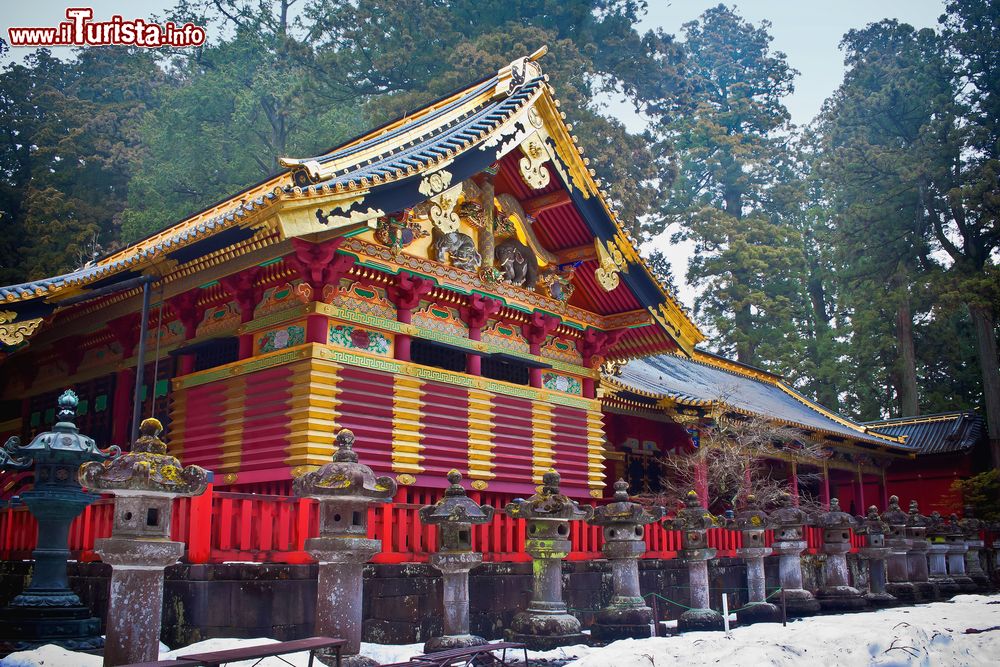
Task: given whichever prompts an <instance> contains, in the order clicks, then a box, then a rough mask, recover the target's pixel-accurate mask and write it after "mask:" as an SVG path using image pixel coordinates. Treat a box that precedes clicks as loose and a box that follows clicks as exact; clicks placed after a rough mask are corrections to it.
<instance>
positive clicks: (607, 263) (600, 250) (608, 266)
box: [594, 239, 621, 292]
mask: <svg viewBox="0 0 1000 667" xmlns="http://www.w3.org/2000/svg"><path fill="white" fill-rule="evenodd" d="M594 247H595V248H596V249H597V261H598V263H599V264H600V266H598V267H597V270H596V271H594V277H595V278H597V282H598V284H599V285H600V286H601V288H602V289H603V290H604V291H605V292H611V291H613V290H615V289H617V287H618V285H619V284H620V283H621V278H620V277H619V275H618V271H619V268H618V265H617V264H616V262H615V259H614V256H613V255H612V253H611V252H609V251H608V248H607V247H605V245H604V243H602V242H601V240H600V239H595V240H594ZM618 254H619V256H620V255H621V253H618Z"/></svg>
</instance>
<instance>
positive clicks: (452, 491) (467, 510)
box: [420, 470, 495, 524]
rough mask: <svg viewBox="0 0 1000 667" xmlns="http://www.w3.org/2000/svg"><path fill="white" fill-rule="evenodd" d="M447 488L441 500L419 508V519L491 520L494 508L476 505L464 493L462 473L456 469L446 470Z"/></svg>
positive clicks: (440, 521)
mask: <svg viewBox="0 0 1000 667" xmlns="http://www.w3.org/2000/svg"><path fill="white" fill-rule="evenodd" d="M448 482H449V485H448V488H447V489H445V492H444V496H443V497H442V498H441V500H439V501H437V502H436V503H434V504H433V505H427V506H425V507H421V508H420V520H421V521H422V522H424V523H432V524H440V523H465V524H480V523H489V522H490V521H492V520H493V513H494V511H495V510H494V508H493V507H491V506H489V505H477V504H476V502H475V501H474V500H472V498H469V496H467V495H466V493H465V488H464V487H463V486H462V473H460V472H459V471H457V470H451V471H449V472H448Z"/></svg>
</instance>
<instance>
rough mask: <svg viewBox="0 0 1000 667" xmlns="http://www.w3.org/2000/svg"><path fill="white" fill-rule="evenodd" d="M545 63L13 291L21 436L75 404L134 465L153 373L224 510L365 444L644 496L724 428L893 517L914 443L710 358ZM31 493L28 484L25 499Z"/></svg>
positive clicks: (9, 323)
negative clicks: (708, 430) (344, 446)
mask: <svg viewBox="0 0 1000 667" xmlns="http://www.w3.org/2000/svg"><path fill="white" fill-rule="evenodd" d="M536 56H537V54H536ZM536 59H537V58H536V57H535V56H532V57H529V58H522V59H520V60H517V61H515V62H514V63H512V64H511V65H510V66H508V67H506V68H504V69H502V70H500V71H499V72H498V73H497V74H495V75H494V76H491V77H490V78H488V79H486V80H485V81H481V82H479V83H476V84H475V85H473V86H471V87H469V88H467V89H465V90H462V91H460V92H458V93H455V94H453V95H450V96H448V97H445V98H443V99H440V100H438V101H437V102H435V103H433V104H431V105H429V106H427V107H426V108H424V109H420V110H418V111H415V112H413V113H410V114H407V115H406V116H405V117H404V118H401V119H399V120H396V121H394V122H391V123H388V124H386V125H384V126H382V127H379V128H377V129H375V130H373V131H371V132H369V133H368V134H365V135H363V136H361V137H358V138H357V139H354V140H353V141H350V142H348V143H346V144H344V145H342V146H340V147H338V148H336V149H334V150H332V151H329V152H327V153H324V154H322V155H318V156H315V157H305V158H295V159H292V158H287V159H283V160H282V161H281V164H282V165H283V166H284V167H285V169H284V171H283V172H282V173H280V174H278V175H276V176H274V177H273V178H271V179H268V180H267V181H265V182H262V183H259V184H257V185H255V186H253V187H250V188H248V189H247V190H244V191H243V192H241V193H238V194H236V195H234V196H233V197H231V198H229V199H227V200H225V201H222V202H220V203H218V204H216V205H214V206H213V207H211V208H209V209H206V210H204V211H201V212H199V213H197V214H195V215H193V216H191V217H190V218H187V219H185V220H182V221H180V222H178V223H176V224H174V225H172V226H170V227H167V228H166V229H164V230H163V231H160V232H158V233H156V234H154V235H152V236H150V237H148V238H145V239H143V240H141V241H139V242H137V243H134V244H132V245H129V246H128V247H126V248H124V249H122V250H120V251H118V252H115V253H114V254H112V255H110V256H108V257H105V258H103V259H101V260H99V261H97V262H96V263H95V264H93V265H91V266H87V267H84V268H81V269H78V270H76V271H73V272H71V273H68V274H65V275H61V276H56V277H52V278H46V279H42V280H36V281H32V282H29V283H25V284H21V285H14V286H10V287H4V288H0V341H2V345H3V348H2V350H3V351H2V361H0V368H2V377H3V385H2V400H3V402H2V404H0V405H2V413H0V429H2V431H3V432H4V435H5V436H6V435H15V434H16V435H20V436H21V437H22V438H26V437H29V436H30V435H31V434H33V433H35V432H38V431H41V430H44V429H46V428H47V427H48V426H49V425H50V424H51V423H52V422H53V421H54V414H53V409H54V406H55V400H54V397H55V396H56V394H57V393H58V392H60V391H62V390H63V389H65V388H66V387H69V386H72V387H73V388H74V390H75V391H76V392H77V393H78V395H79V396H80V397H81V404H80V412H81V415H80V418H79V420H78V422H77V423H78V425H79V426H80V428H81V430H82V431H83V432H85V433H87V434H88V435H90V436H92V437H94V438H95V439H96V440H97V441H98V442H99V443H100V444H101V445H102V446H104V445H108V444H118V445H127V443H128V441H129V437H130V435H129V434H130V427H131V423H132V410H133V395H134V391H135V381H136V375H137V368H138V365H139V364H140V363H141V364H142V366H143V376H144V382H143V386H142V387H141V388H140V392H139V395H140V398H141V401H142V405H141V409H140V414H141V415H142V416H148V415H155V416H157V417H159V418H160V419H161V420H162V421H163V422H164V423H165V425H166V427H167V430H166V435H165V439H166V440H167V441H168V443H169V446H170V449H171V453H173V454H175V455H177V456H179V457H181V458H182V460H183V461H184V462H185V463H186V464H197V465H201V466H204V467H206V468H208V469H210V470H212V471H214V473H215V488H216V489H217V490H219V489H222V490H230V491H242V492H252V493H259V494H275V495H288V494H289V493H290V488H291V480H292V479H293V478H294V477H295V476H297V475H299V474H301V473H302V472H303V471H305V470H308V469H310V468H311V467H313V466H318V465H321V464H323V463H326V462H327V461H328V460H329V458H330V454H331V451H332V445H333V441H334V436H335V434H336V432H337V430H339V429H341V428H349V429H351V430H353V431H354V433H355V435H356V436H357V446H356V450H357V451H358V453H359V455H360V456H361V458H362V460H363V461H364V462H365V463H367V464H369V465H371V466H372V468H373V469H374V470H375V471H376V473H378V474H391V475H393V476H394V477H395V479H396V480H397V481H398V482H399V484H400V485H401V487H402V488H403V489H404V491H405V490H406V489H411V490H421V489H422V490H427V491H428V494H427V498H428V499H429V498H430V497H431V496H433V493H436V492H437V490H439V489H441V488H443V487H444V485H445V474H446V472H447V471H448V470H450V469H452V468H457V469H459V470H460V471H461V472H462V473H463V474H464V475H465V477H466V480H467V481H468V483H469V484H470V485H471V488H473V489H475V490H477V491H482V492H485V491H487V490H488V491H489V492H491V493H496V494H503V495H504V496H506V497H510V496H512V495H524V494H526V493H530V492H531V491H532V489H533V488H534V486H535V485H536V484H537V483H538V482H539V481H540V479H541V475H542V474H543V473H544V472H545V471H547V470H549V469H550V468H553V467H555V468H557V469H558V470H559V472H560V473H561V474H562V480H563V489H564V490H565V492H566V493H568V494H569V495H571V496H576V497H580V498H601V497H604V496H607V495H610V494H609V493H608V489H609V488H610V482H613V481H614V480H613V479H611V478H612V476H617V475H623V476H626V477H628V478H630V482H631V483H632V484H633V486H634V487H636V488H641V487H642V485H643V484H648V481H649V480H648V477H649V473H648V470H647V466H646V463H647V461H646V460H645V459H646V457H650V456H655V455H657V454H658V453H663V452H666V451H668V450H677V449H683V448H686V447H690V446H691V443H692V435H695V436H696V435H697V428H700V427H702V426H704V425H706V424H709V423H710V420H711V415H712V414H713V410H720V409H721V410H727V411H733V412H736V413H742V414H760V415H763V416H767V417H769V418H774V419H776V420H778V421H780V422H782V423H785V424H788V425H791V426H795V427H796V428H800V429H801V430H802V432H803V434H804V437H805V436H808V437H811V438H815V439H817V440H819V441H822V443H823V445H824V446H825V447H826V449H825V451H826V452H827V454H828V455H826V457H825V458H824V459H822V460H815V459H811V460H807V461H806V460H800V459H798V458H797V457H796V455H795V453H794V452H780V453H776V455H775V459H774V461H775V465H776V466H784V469H786V471H787V475H788V479H789V480H791V482H792V487H793V488H794V489H797V485H796V484H795V483H794V480H795V475H796V471H797V469H798V467H799V466H809V467H811V468H814V469H819V470H821V471H823V473H824V479H825V485H824V487H823V488H822V489H820V490H819V492H820V493H821V494H823V495H825V496H826V497H829V496H830V494H834V495H838V496H840V497H841V499H842V500H843V501H845V502H843V505H844V506H845V507H846V508H849V507H851V506H852V504H860V505H864V504H866V503H872V502H876V503H878V504H882V502H883V498H884V497H885V495H886V468H887V466H889V465H890V464H891V463H892V462H893V461H895V460H900V459H909V458H912V456H913V452H914V451H915V449H914V447H912V446H911V445H908V444H907V442H906V438H905V437H903V436H900V435H894V434H892V433H890V432H888V431H886V430H884V429H883V430H878V429H875V428H873V427H871V426H866V425H861V424H857V423H854V422H852V421H850V420H848V419H845V418H842V417H839V416H837V415H835V414H833V413H831V412H830V411H828V410H825V409H823V408H822V407H821V406H818V405H816V404H815V403H813V402H811V401H810V400H808V399H807V398H805V397H803V396H801V395H799V394H798V393H797V392H795V391H794V390H793V389H791V388H790V387H789V386H787V385H786V384H785V383H784V382H783V381H782V379H781V378H780V377H777V376H775V375H772V374H770V373H766V372H764V371H760V370H758V369H753V368H750V367H746V366H741V365H739V364H736V363H734V362H731V361H728V360H725V359H722V358H719V357H715V356H713V355H709V354H707V353H703V352H701V351H699V350H696V349H695V346H696V345H697V344H698V343H700V342H702V341H703V340H704V336H703V334H702V333H701V332H700V331H699V329H698V327H697V326H695V324H694V323H693V322H692V321H691V320H690V319H689V317H688V316H687V314H686V313H685V312H684V310H683V309H682V308H681V307H680V306H679V305H678V303H677V302H676V301H675V300H674V298H673V297H672V296H671V295H670V294H669V293H668V292H667V290H666V289H665V288H664V287H663V286H662V285H661V284H660V283H659V281H658V280H657V279H656V277H655V276H654V274H653V273H652V272H651V270H650V269H649V268H648V267H647V266H646V264H645V263H644V262H643V260H642V259H641V258H640V256H639V254H638V252H637V250H636V243H635V241H634V239H632V238H631V237H630V235H629V234H628V233H627V232H626V225H625V224H624V222H623V221H621V220H619V218H618V216H617V214H616V212H615V210H614V208H613V206H612V205H611V204H610V203H609V200H608V198H607V197H606V196H605V194H604V193H603V191H602V190H601V187H600V183H599V182H598V181H597V180H596V179H595V176H594V173H593V172H592V171H591V170H590V169H589V168H588V166H587V160H586V159H585V157H584V155H583V148H582V147H580V146H578V145H577V143H576V141H575V139H574V137H573V136H572V135H571V128H570V127H569V126H568V125H567V124H566V122H565V121H564V119H563V117H562V114H561V113H560V111H559V102H558V100H557V99H556V98H555V96H554V91H553V89H552V88H551V87H550V86H549V84H548V83H547V80H546V77H545V76H544V74H542V72H541V69H540V67H539V65H538V64H537V63H536V62H535V60H536ZM144 292H145V293H146V296H147V297H148V299H149V304H150V306H149V308H148V316H147V318H146V322H145V326H143V322H142V321H141V320H142V317H141V315H140V313H141V312H142V310H143V296H144ZM144 330H145V331H146V332H147V333H146V336H145V339H142V336H141V332H142V331H144ZM140 350H143V357H142V359H140V358H139V354H140ZM608 362H620V363H617V364H609V363H608ZM623 364H624V365H623ZM602 368H603V369H604V371H605V372H604V374H602ZM28 483H30V477H27V476H25V475H21V476H10V475H8V476H7V477H6V479H5V480H4V486H3V489H2V491H3V494H4V497H10V496H11V495H13V494H16V493H18V492H19V491H20V490H22V489H23V488H24V485H25V484H28ZM411 497H412V496H411ZM499 497H500V496H499V495H498V498H499ZM498 502H500V501H499V500H498ZM855 509H858V508H857V507H855ZM859 511H860V510H859Z"/></svg>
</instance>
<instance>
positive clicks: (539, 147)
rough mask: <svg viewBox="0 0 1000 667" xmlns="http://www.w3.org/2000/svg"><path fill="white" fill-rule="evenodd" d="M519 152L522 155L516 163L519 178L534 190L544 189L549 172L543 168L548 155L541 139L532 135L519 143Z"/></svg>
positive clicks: (547, 182)
mask: <svg viewBox="0 0 1000 667" xmlns="http://www.w3.org/2000/svg"><path fill="white" fill-rule="evenodd" d="M521 152H522V153H523V154H524V157H522V158H521V161H520V162H518V167H519V168H520V171H521V178H522V179H524V182H525V183H527V184H528V186H529V187H531V188H534V189H535V190H540V189H541V188H544V187H545V186H546V185H548V184H549V170H548V169H546V168H545V162H547V161H548V159H549V153H548V151H546V150H545V144H544V143H542V138H541V137H540V136H539V135H538V134H537V133H534V134H532V135H531V136H529V137H528V138H527V139H525V140H524V141H522V142H521Z"/></svg>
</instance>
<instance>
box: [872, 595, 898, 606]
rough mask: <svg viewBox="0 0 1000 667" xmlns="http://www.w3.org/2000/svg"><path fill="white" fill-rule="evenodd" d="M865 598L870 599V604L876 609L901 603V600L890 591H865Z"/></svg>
mask: <svg viewBox="0 0 1000 667" xmlns="http://www.w3.org/2000/svg"><path fill="white" fill-rule="evenodd" d="M865 599H866V600H868V604H869V605H870V606H871V607H874V608H876V609H885V608H886V607H895V606H897V605H898V604H899V600H897V599H896V598H895V596H893V595H889V594H888V593H865Z"/></svg>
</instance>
